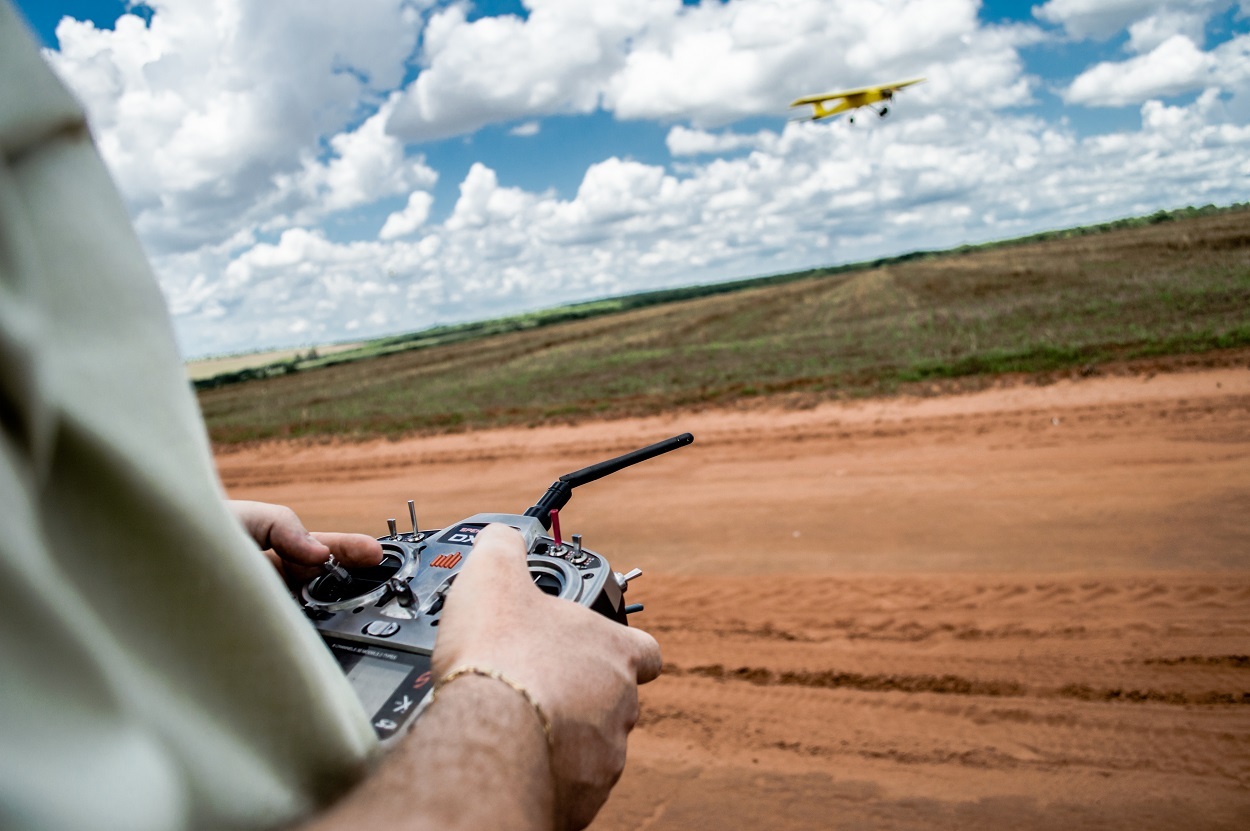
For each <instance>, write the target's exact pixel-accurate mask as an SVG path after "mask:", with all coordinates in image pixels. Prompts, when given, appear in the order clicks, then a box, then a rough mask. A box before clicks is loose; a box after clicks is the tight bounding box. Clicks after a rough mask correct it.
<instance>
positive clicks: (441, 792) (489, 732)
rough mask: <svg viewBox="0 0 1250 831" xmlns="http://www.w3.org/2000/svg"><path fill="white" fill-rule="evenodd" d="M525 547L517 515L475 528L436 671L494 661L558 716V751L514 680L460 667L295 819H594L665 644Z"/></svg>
mask: <svg viewBox="0 0 1250 831" xmlns="http://www.w3.org/2000/svg"><path fill="white" fill-rule="evenodd" d="M525 560H526V557H525V548H524V545H523V543H522V541H521V537H520V535H519V534H517V533H516V531H514V530H513V529H511V528H508V527H507V526H504V525H490V526H487V527H486V528H484V529H482V531H481V532H479V533H478V536H477V542H476V543H475V544H474V546H473V553H472V554H471V555H470V556H469V558H468V561H467V562H466V563H465V565H464V568H462V569H461V570H460V573H459V575H458V576H457V577H456V584H455V587H454V588H453V589H452V591H451V592H450V593H449V594H448V596H447V601H446V604H445V605H444V607H443V614H442V618H441V620H440V622H439V627H438V632H439V634H438V643H437V644H436V645H435V647H434V658H433V662H434V666H433V671H434V675H435V677H442V676H443V675H445V674H446V673H448V672H450V671H452V670H454V669H456V668H457V667H468V666H472V667H478V668H481V669H492V670H496V671H498V672H501V673H503V674H504V675H506V676H508V677H509V678H511V679H513V680H514V681H516V682H517V683H520V684H521V685H523V686H524V687H525V688H526V689H527V690H528V691H529V692H530V694H531V695H533V697H534V699H535V700H536V701H537V702H538V704H539V706H541V707H542V709H543V712H544V713H546V714H547V717H548V718H549V719H550V721H551V727H552V749H551V751H549V750H548V747H547V743H546V738H545V737H544V735H543V731H542V725H541V722H540V721H539V719H538V716H537V714H536V713H535V712H534V710H533V708H532V707H531V706H530V704H529V703H528V702H527V701H526V700H525V699H524V698H523V697H522V696H521V695H519V694H518V693H517V692H516V690H514V689H511V688H510V687H509V686H508V685H506V684H503V683H501V682H499V681H497V680H495V679H493V678H486V677H483V676H481V675H475V674H466V675H463V676H461V677H459V678H457V679H456V680H455V681H453V682H451V683H450V684H448V685H447V686H446V687H444V688H443V689H442V690H440V692H439V693H438V696H437V698H436V700H435V701H434V702H433V703H432V704H431V705H430V707H429V709H428V710H426V711H425V712H424V713H423V714H422V715H421V716H420V717H418V718H417V721H416V724H415V725H414V726H413V728H412V732H411V733H410V734H409V735H408V736H407V737H406V738H405V739H404V740H403V741H402V742H400V743H399V745H398V746H397V747H395V749H394V750H393V751H392V752H391V753H390V755H389V756H387V757H386V758H385V759H383V760H382V763H381V764H380V765H379V766H378V768H377V769H376V770H375V771H373V773H372V774H371V775H369V776H368V777H366V778H365V780H364V781H362V782H361V783H360V785H359V786H357V788H356V789H355V790H354V791H352V792H351V793H350V794H348V795H346V796H345V797H344V798H342V799H340V800H339V801H338V802H337V803H336V804H335V805H333V806H332V807H331V808H330V809H329V810H328V811H326V812H325V813H323V814H321V815H320V816H318V817H316V818H314V819H313V820H311V821H310V822H309V823H308V824H307V825H305V826H303V827H302V828H301V831H348V829H355V828H363V827H366V826H369V827H377V828H383V827H384V828H388V829H392V831H400V829H403V830H404V831H408V829H412V831H417V829H421V830H422V831H424V830H425V829H432V828H437V829H441V831H470V829H472V831H476V829H481V828H507V829H512V831H547V829H552V828H556V829H579V828H584V827H585V826H586V825H588V824H589V823H590V821H591V820H592V819H594V816H595V814H596V813H597V812H598V811H599V808H600V807H602V805H603V803H604V801H605V800H606V799H607V798H608V792H609V791H610V790H611V788H612V785H613V784H615V783H616V780H617V778H618V777H619V776H620V775H621V771H622V769H623V768H624V765H625V739H626V736H627V734H628V733H629V731H630V730H631V729H632V728H633V726H634V722H635V721H636V720H637V718H638V684H642V683H646V682H647V681H650V680H652V679H653V678H655V677H656V676H657V675H659V672H660V648H659V646H658V645H657V644H656V642H655V639H654V638H652V637H651V636H650V635H648V634H646V633H645V632H641V631H639V630H637V629H630V628H629V627H627V626H621V625H620V624H619V623H615V622H613V621H610V620H608V619H607V618H605V617H602V616H601V615H599V614H597V613H596V612H592V611H590V609H587V608H586V607H585V606H579V605H578V604H576V603H571V602H569V601H567V600H560V599H558V598H555V597H551V596H550V595H547V594H544V593H543V592H542V591H541V590H540V589H538V587H536V586H535V585H534V583H533V581H532V580H531V579H530V573H529V569H528V568H527V567H526V563H525Z"/></svg>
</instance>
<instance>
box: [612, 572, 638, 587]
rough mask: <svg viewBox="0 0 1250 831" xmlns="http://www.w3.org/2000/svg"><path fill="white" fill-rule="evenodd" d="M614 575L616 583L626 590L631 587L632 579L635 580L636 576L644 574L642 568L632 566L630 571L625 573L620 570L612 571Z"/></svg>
mask: <svg viewBox="0 0 1250 831" xmlns="http://www.w3.org/2000/svg"><path fill="white" fill-rule="evenodd" d="M612 576H613V577H615V578H616V585H618V586H620V587H621V591H625V590H626V589H628V588H629V581H630V580H633V579H634V578H635V577H641V576H642V569H640V568H631V569H630V570H629V571H627V572H625V573H624V574H621V573H620V572H619V571H614V572H612Z"/></svg>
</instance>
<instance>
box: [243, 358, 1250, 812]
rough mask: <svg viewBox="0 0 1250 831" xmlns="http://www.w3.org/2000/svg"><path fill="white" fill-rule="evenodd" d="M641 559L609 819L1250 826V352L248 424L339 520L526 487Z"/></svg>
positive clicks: (270, 458)
mask: <svg viewBox="0 0 1250 831" xmlns="http://www.w3.org/2000/svg"><path fill="white" fill-rule="evenodd" d="M686 430H689V431H691V432H693V433H694V434H695V436H696V443H695V444H694V445H693V446H692V447H689V448H686V449H683V450H680V451H677V452H676V453H673V454H670V455H669V456H666V457H662V458H659V459H656V460H653V461H649V462H646V463H644V464H642V465H640V466H638V467H636V468H632V469H630V470H628V471H624V472H621V473H619V474H616V475H614V476H612V477H610V478H607V479H604V480H601V481H599V482H596V483H593V484H590V485H587V486H585V487H583V488H580V489H579V490H578V491H577V492H576V493H575V495H574V497H573V500H572V502H571V503H570V504H569V506H568V508H567V509H566V510H565V511H564V512H563V524H564V528H565V533H566V534H568V533H570V532H580V533H582V534H584V535H585V540H586V544H587V546H589V547H590V548H592V549H595V550H596V551H599V552H600V553H602V554H604V555H605V556H606V557H607V558H608V559H609V560H610V561H611V562H612V564H613V565H614V566H615V567H616V568H617V569H618V570H622V571H623V570H627V569H628V568H631V567H634V566H638V567H641V568H642V569H643V570H644V572H645V576H644V577H642V578H641V579H639V580H637V581H635V582H634V583H633V584H632V587H631V590H630V595H629V597H630V600H631V601H633V602H643V603H645V604H646V611H645V612H643V613H641V614H639V615H637V616H636V617H635V618H634V619H633V622H635V623H636V625H639V626H641V627H644V628H647V629H649V630H650V631H652V632H653V633H654V634H655V635H656V637H657V638H658V639H659V641H660V643H661V645H662V647H663V649H664V655H665V661H666V670H665V674H664V675H663V676H662V677H661V678H660V679H659V680H658V681H656V682H655V683H653V684H651V685H649V686H647V687H645V688H644V691H643V717H642V721H641V722H640V724H639V726H638V729H637V730H636V732H635V734H634V737H633V739H632V741H631V745H630V761H629V765H628V767H627V769H626V773H625V776H624V778H623V779H622V781H621V783H620V785H619V786H618V788H617V790H616V791H615V793H614V795H613V797H612V799H611V801H610V802H609V803H608V805H607V807H606V808H605V809H604V812H603V813H602V814H601V816H600V818H599V819H598V820H597V821H596V823H595V825H594V828H595V829H599V831H609V830H611V831H618V830H619V831H642V829H650V831H662V830H663V829H704V828H706V829H725V828H751V827H754V828H769V829H786V830H787V831H789V829H816V828H831V827H837V828H891V829H909V828H916V829H935V828H940V829H945V828H951V829H957V828H958V829H1000V828H1026V829H1034V828H1037V829H1043V828H1047V829H1049V828H1056V829H1058V828H1076V829H1082V828H1129V827H1131V828H1177V827H1184V828H1229V829H1232V828H1246V827H1250V657H1247V656H1250V369H1248V368H1247V367H1245V366H1237V367H1230V368H1217V369H1203V370H1196V371H1187V372H1174V373H1166V374H1158V375H1137V376H1119V377H1094V378H1087V379H1082V380H1079V381H1061V382H1058V383H1054V384H1050V385H1046V386H1037V385H1033V384H1026V383H1022V384H1016V385H1008V386H1003V387H1000V388H996V389H991V390H986V391H983V392H977V393H970V394H965V395H952V396H947V397H933V398H896V399H887V400H880V401H862V402H855V403H846V404H824V405H820V406H817V407H814V408H811V409H803V410H793V409H790V410H786V409H770V408H768V407H767V406H764V405H759V406H755V407H751V408H745V409H736V410H728V411H705V412H697V413H688V414H674V415H671V416H666V417H662V418H651V419H637V420H624V421H610V422H591V423H586V424H580V425H576V426H569V427H541V428H534V429H514V430H495V431H489V432H478V433H467V434H460V435H450V436H435V437H428V438H413V439H406V440H402V441H396V442H389V441H377V442H370V443H366V444H348V443H341V444H327V445H308V444H285V443H272V444H264V445H258V446H252V447H247V448H242V449H233V450H224V451H222V452H220V453H219V455H218V464H219V468H220V470H221V474H222V478H223V480H224V482H225V484H226V487H227V489H228V490H229V492H230V493H231V495H232V496H234V497H237V498H247V499H261V500H266V501H271V502H279V503H283V504H287V505H290V506H292V507H293V508H295V509H296V510H297V511H298V512H299V513H300V514H301V516H302V517H303V518H304V519H305V521H306V523H307V524H308V525H309V526H310V527H313V528H317V529H323V530H357V531H364V532H367V533H371V534H374V535H378V534H382V533H385V527H386V526H385V520H386V518H387V517H400V518H401V519H400V524H401V526H402V525H403V524H405V522H406V514H407V508H406V506H405V504H404V501H405V500H406V499H415V500H416V503H417V506H418V511H419V514H420V517H421V525H422V527H424V528H433V527H440V526H442V525H444V524H447V523H450V522H453V521H455V520H457V519H460V518H462V517H463V516H466V515H468V514H472V513H476V512H478V511H502V512H520V511H521V510H523V509H524V508H526V507H528V506H529V505H531V504H533V502H534V501H535V500H536V499H537V498H538V497H539V496H540V495H541V494H542V492H543V491H544V490H545V489H546V487H547V485H548V484H549V483H550V482H551V481H552V480H553V479H555V478H556V477H557V476H559V475H560V474H562V473H567V472H569V471H571V470H574V469H576V468H579V467H582V466H584V465H586V464H589V463H591V462H595V461H599V460H601V459H604V458H608V457H610V456H612V455H616V454H618V453H622V452H625V451H627V450H631V449H633V448H635V447H639V446H642V445H644V444H647V443H650V442H652V441H655V440H657V439H660V438H664V437H666V436H668V435H672V434H675V433H678V432H683V431H686Z"/></svg>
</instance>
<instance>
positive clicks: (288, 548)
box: [230, 502, 330, 565]
mask: <svg viewBox="0 0 1250 831" xmlns="http://www.w3.org/2000/svg"><path fill="white" fill-rule="evenodd" d="M230 508H231V510H232V511H233V512H234V514H235V516H237V517H238V518H239V521H240V522H242V523H243V527H244V528H245V529H246V530H247V532H248V534H250V535H251V537H252V539H253V540H255V541H256V544H257V545H259V546H260V547H261V549H262V550H265V549H273V550H274V551H275V552H276V553H277V555H278V556H279V557H281V558H282V559H284V560H287V561H290V562H294V563H300V564H304V565H313V564H314V563H320V562H325V560H326V558H327V557H329V556H330V549H329V548H327V547H326V546H324V545H322V544H321V543H319V542H317V541H316V540H315V539H313V538H312V535H310V534H309V533H308V531H307V530H306V529H305V528H304V524H303V523H302V522H300V520H299V517H298V516H297V515H296V514H295V512H294V511H292V510H291V509H290V508H287V507H284V506H282V505H270V504H268V503H265V502H231V503H230Z"/></svg>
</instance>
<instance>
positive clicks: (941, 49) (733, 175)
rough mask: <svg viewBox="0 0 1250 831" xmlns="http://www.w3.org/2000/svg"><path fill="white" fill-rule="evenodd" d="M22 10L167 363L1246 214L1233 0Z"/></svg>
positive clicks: (203, 1)
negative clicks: (117, 213) (89, 162)
mask: <svg viewBox="0 0 1250 831" xmlns="http://www.w3.org/2000/svg"><path fill="white" fill-rule="evenodd" d="M18 6H19V8H20V9H21V10H22V11H23V12H24V13H25V14H26V16H27V18H28V19H29V20H30V22H31V24H32V27H33V28H34V29H35V32H36V35H37V37H38V38H39V39H40V40H42V43H43V45H44V47H45V55H46V57H47V58H48V60H49V62H50V64H51V65H52V66H53V68H54V69H55V70H56V71H57V72H58V74H59V75H60V76H61V77H62V78H63V80H64V81H65V82H66V84H67V85H68V86H69V87H70V89H71V90H73V91H74V92H75V93H76V94H77V95H78V97H79V98H80V100H81V101H82V102H83V103H84V106H85V107H86V109H87V112H88V116H89V118H90V120H91V123H92V130H93V133H94V135H95V136H96V139H97V143H98V144H99V146H100V149H101V153H102V155H103V156H104V158H105V161H106V162H107V163H108V165H109V167H110V169H111V171H112V173H113V175H114V177H115V179H116V180H117V182H118V186H119V188H120V190H121V192H122V194H123V196H124V198H125V199H126V202H127V205H128V207H129V209H130V212H131V215H132V217H133V219H134V221H135V225H136V229H137V231H138V233H139V236H140V239H141V240H142V242H143V244H144V246H145V248H146V249H147V251H148V252H149V255H150V257H151V259H152V262H153V267H154V269H155V271H156V274H157V277H158V279H159V280H160V283H161V287H162V289H163V291H164V293H165V295H166V298H167V300H168V302H169V306H170V309H171V312H172V314H173V317H174V323H175V328H176V331H177V333H178V337H179V342H180V344H181V346H182V349H183V351H184V354H186V355H187V356H188V357H194V356H200V355H207V354H221V353H229V352H238V351H248V350H254V349H262V348H269V347H277V346H293V345H300V346H303V345H311V344H319V343H327V342H332V341H340V340H350V339H355V338H360V337H366V336H374V335H380V334H387V333H392V332H400V331H410V330H412V329H417V328H424V327H426V326H431V325H436V324H440V323H448V322H456V321H463V320H469V319H475V318H481V317H488V316H495V315H500V314H506V313H510V312H515V311H522V310H526V309H533V308H541V307H547V306H552V305H558V304H561V303H565V302H571V301H575V300H582V299H590V298H594V297H600V296H605V295H615V294H622V293H627V292H632V291H638V290H644V289H649V288H657V287H664V286H673V285H683V284H690V283H699V282H712V281H717V280H726V279H735V278H739V277H744V276H751V275H757V274H767V273H776V272H781V271H787V270H793V269H799V268H807V267H811V266H815V265H825V264H836V263H842V262H848V261H854V260H859V259H864V258H870V257H879V256H883V255H888V254H893V253H900V252H903V251H908V250H914V249H917V248H939V247H946V246H951V245H958V244H960V243H964V242H970V241H980V240H987V239H998V238H1004V237H1009V236H1014V235H1018V234H1022V233H1027V232H1030V231H1035V230H1040V229H1044V228H1056V227H1063V226H1067V225H1072V224H1083V223H1088V222H1097V221H1104V220H1108V219H1113V218H1116V217H1120V216H1126V215H1131V214H1137V213H1143V212H1148V211H1152V210H1156V209H1158V208H1170V207H1178V206H1181V205H1186V204H1194V203H1197V204H1205V203H1208V202H1214V203H1217V204H1226V203H1229V202H1234V201H1245V200H1247V198H1250V196H1248V192H1250V187H1248V185H1250V162H1247V161H1246V160H1247V159H1250V127H1248V126H1247V122H1250V20H1248V19H1247V11H1248V7H1247V3H1246V2H1239V1H1238V0H1185V2H1176V0H1043V2H1039V3H1036V4H1028V3H1024V4H1020V3H1008V2H999V1H998V0H993V1H992V2H986V3H977V2H975V0H727V2H720V1H719V0H705V2H703V3H691V2H685V3H683V2H679V0H596V2H594V3H587V2H584V0H524V2H518V1H517V0H498V2H490V3H476V4H470V3H463V2H462V3H445V2H433V0H361V1H360V2H357V3H354V4H345V3H341V2H332V0H152V2H150V3H149V4H146V5H142V6H136V7H129V6H127V4H124V3H120V2H103V0H100V1H98V2H73V1H72V0H71V1H68V2H56V1H55V0H53V2H46V1H45V2H38V3H36V2H33V0H21V2H18ZM915 76H924V77H926V78H927V79H928V80H927V81H926V82H925V83H924V84H921V85H919V86H916V87H914V88H912V89H909V90H908V91H906V92H904V93H903V94H901V95H900V97H899V99H898V100H897V101H896V102H895V103H894V104H893V105H892V106H891V114H890V115H889V116H888V117H887V118H884V119H879V118H876V117H875V116H872V117H861V118H857V119H856V120H855V123H854V124H851V123H850V122H849V120H847V119H844V118H843V119H833V120H828V121H822V122H819V123H810V122H807V123H803V122H797V121H792V120H791V118H792V116H794V115H795V113H793V112H791V111H790V110H789V108H788V107H787V104H788V102H789V101H791V100H793V99H794V98H795V97H797V96H799V95H805V94H809V93H812V92H818V91H827V90H830V89H836V88H839V87H847V86H859V85H862V84H867V83H873V82H882V81H890V80H898V79H901V78H908V77H915Z"/></svg>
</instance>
